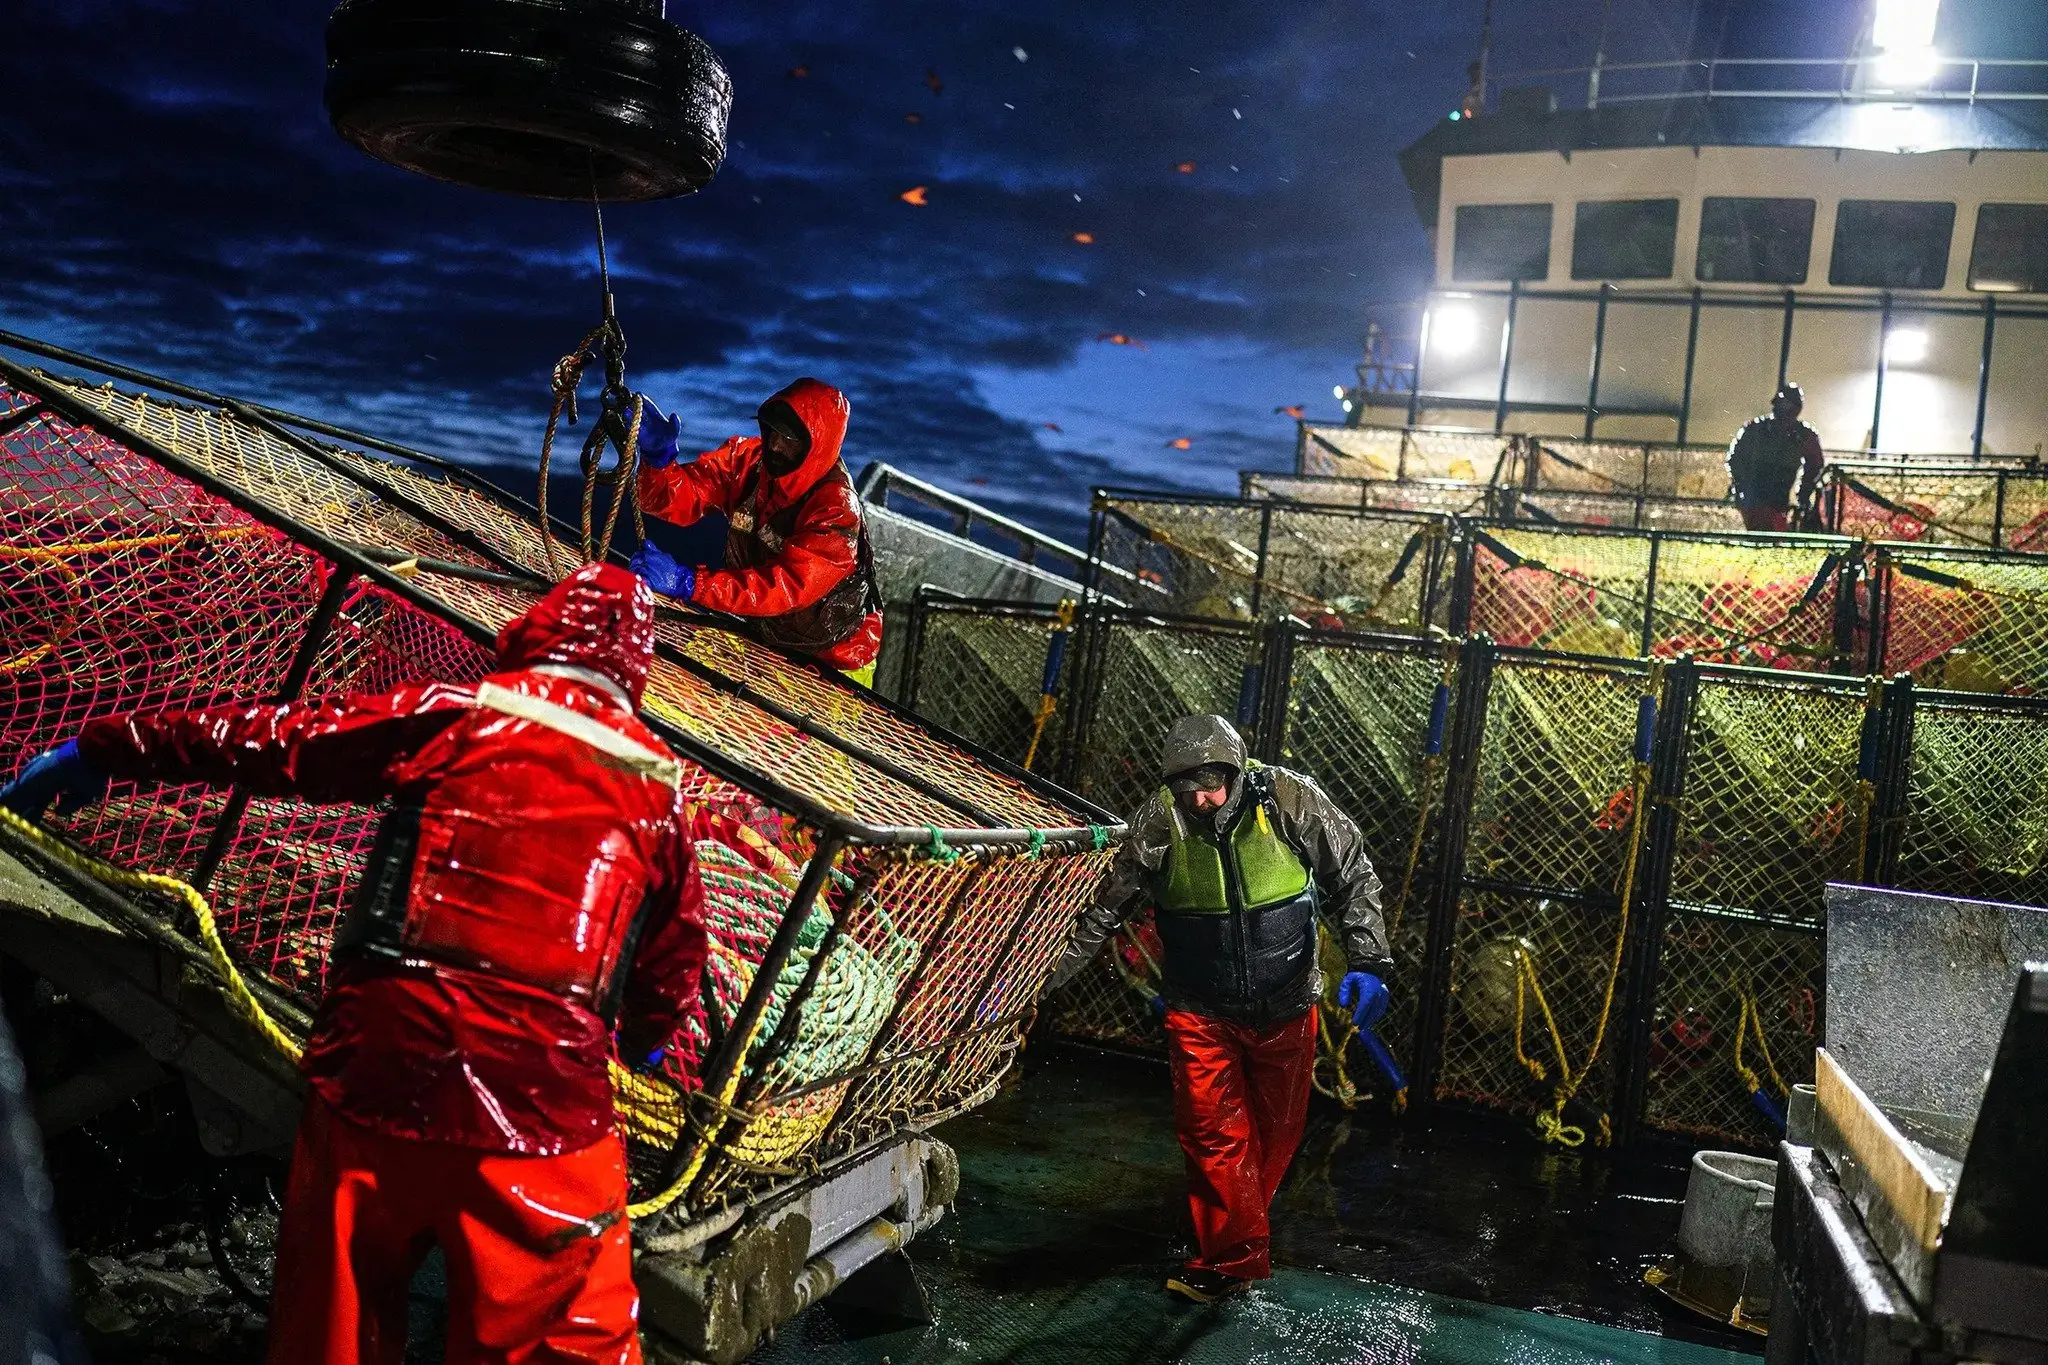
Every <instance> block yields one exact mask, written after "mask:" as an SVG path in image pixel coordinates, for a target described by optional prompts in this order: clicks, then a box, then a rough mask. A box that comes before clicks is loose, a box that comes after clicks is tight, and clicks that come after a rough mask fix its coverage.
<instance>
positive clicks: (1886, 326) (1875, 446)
mask: <svg viewBox="0 0 2048 1365" xmlns="http://www.w3.org/2000/svg"><path fill="white" fill-rule="evenodd" d="M1891 341H1892V296H1891V291H1890V290H1886V291H1885V294H1884V302H1883V304H1882V305H1880V307H1879V310H1878V315H1877V393H1876V396H1875V397H1874V398H1872V399H1871V403H1870V450H1871V453H1872V454H1875V453H1876V452H1877V451H1878V450H1880V449H1882V446H1881V444H1880V440H1879V436H1878V432H1879V431H1880V430H1881V429H1882V427H1883V426H1884V376H1885V371H1886V370H1888V369H1890V368H1891V354H1890V353H1891V349H1892V347H1891ZM1779 382H1780V383H1783V382H1784V381H1783V380H1780V381H1779Z"/></svg>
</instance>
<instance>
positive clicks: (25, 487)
mask: <svg viewBox="0 0 2048 1365" xmlns="http://www.w3.org/2000/svg"><path fill="white" fill-rule="evenodd" d="M124 374H125V375H126V377H127V378H129V379H132V380H134V381H135V382H136V383H137V384H138V385H144V386H145V387H146V389H147V391H135V390H122V389H116V388H114V387H113V386H111V385H104V384H99V383H97V382H88V381H87V380H84V379H78V378H69V377H60V376H56V375H51V374H48V373H45V372H42V371H31V370H28V369H26V368H24V367H22V366H20V365H17V364H15V363H13V362H11V361H5V360H0V550H4V552H5V555H6V558H7V560H8V561H10V567H9V568H8V570H7V573H8V574H9V577H10V581H11V583H14V584H18V585H19V590H10V592H9V593H8V594H7V595H6V597H7V601H6V605H5V606H4V607H0V769H4V770H9V771H11V770H12V769H13V768H15V767H16V766H18V764H19V763H20V761H21V759H22V757H23V756H24V755H27V754H33V753H37V752H40V751H41V750H42V749H44V748H47V747H49V746H50V745H52V744H55V743H57V742H59V741H61V740H62V739H63V738H65V737H66V736H68V735H71V734H74V733H76V731H77V728H78V726H79V725H80V724H81V723H82V722H84V721H85V720H88V719H90V718H92V717H95V716H101V715H109V714H115V713H119V712H122V711H126V710H130V709H139V708H159V707H180V706H183V707H194V706H205V705H209V704H219V703H223V702H227V701H229V700H231V699H236V698H247V697H263V696H269V697H286V696H293V695H296V696H300V697H304V698H307V699H326V698H338V697H341V696H345V695H348V694H351V693H361V692H369V691H377V690H382V689H387V688H390V687H393V686H396V685H399V684H401V683H407V682H416V681H422V680H428V679H443V680H449V681H467V680H473V679H475V678H478V677H480V676H482V675H483V674H484V673H485V672H487V671H488V670H489V669H490V668H491V667H492V659H493V655H492V651H491V648H490V645H491V642H492V640H493V639H494V637H495V635H496V633H497V631H498V629H499V627H500V626H502V625H503V624H504V623H505V622H506V621H507V620H509V619H510V618H511V617H513V616H514V615H516V614H517V613H519V612H521V611H523V610H525V609H526V608H527V607H528V606H530V605H531V604H532V603H533V602H535V601H536V600H538V597H539V595H540V594H541V593H542V592H543V591H544V590H545V588H546V586H547V584H546V581H545V580H546V576H547V569H548V561H547V555H546V549H545V546H544V543H543V540H542V536H541V528H540V525H539V523H538V522H537V521H536V520H535V518H534V517H533V515H532V514H531V513H530V512H529V511H527V510H526V509H524V508H523V507H522V506H521V505H519V504H518V503H516V502H515V501H514V500H512V499H510V498H508V497H506V496H505V495H504V494H502V493H500V492H498V491H497V490H495V489H492V488H491V487H490V486H489V485H487V484H484V483H482V482H480V481H477V480H474V479H472V478H471V477H470V476H468V475H466V474H464V473H463V472H462V471H460V470H459V469H457V468H455V467H453V466H446V465H441V464H439V463H438V462H433V461H431V460H430V459H429V457H424V456H417V455H412V456H410V462H405V461H401V460H396V459H390V458H385V457H383V456H380V455H375V454H371V453H369V450H370V448H371V447H372V446H374V445H375V443H374V442H373V441H371V440H370V438H347V443H344V444H335V443H330V442H328V441H325V440H315V439H313V438H312V437H310V436H309V435H307V434H306V429H305V428H304V427H302V426H296V425H294V424H293V423H292V421H288V420H281V419H279V418H275V417H273V416H270V415H266V414H262V413H258V412H257V411H256V410H254V409H251V408H248V407H245V406H236V407H234V408H233V410H232V411H230V410H228V409H227V408H226V406H225V402H224V400H221V399H218V398H215V397H213V396H212V395H205V394H198V393H196V392H195V391H193V390H189V389H183V388H181V387H179V386H177V385H174V384H171V383H170V382H169V381H163V380H154V379H149V378H148V377H143V376H136V375H135V374H134V373H133V372H124ZM181 399H183V400H194V399H196V400H197V401H196V402H195V401H180V400H181ZM330 430H331V429H330ZM403 561H416V562H417V564H418V565H419V566H420V567H419V569H418V572H417V573H412V572H410V565H407V569H408V576H399V575H397V574H394V573H393V572H391V571H390V570H389V569H388V568H386V567H384V566H386V565H390V564H393V563H400V562H403ZM643 715H644V717H645V718H646V719H647V720H648V721H649V723H650V724H652V725H653V726H654V727H655V728H656V729H657V731H658V732H659V733H661V734H662V736H663V738H664V739H665V740H666V741H667V742H668V744H669V745H670V747H671V748H672V749H673V750H674V751H675V753H676V755H677V757H678V758H679V759H680V760H681V763H682V768H683V794H684V798H685V800H686V801H687V803H688V804H689V807H690V811H691V820H692V829H691V833H692V834H693V836H694V838H695V840H696V843H697V848H698V852H699V858H700V862H701V867H702V872H703V877H704V882H705V889H706V899H707V918H708V921H709V930H710V937H711V957H710V962H709V964H708V967H707V970H706V973H705V980H704V996H705V1000H704V1003H705V1006H706V1011H705V1012H706V1015H707V1016H708V1026H707V1027H705V1028H703V1029H701V1030H698V1031H695V1032H686V1033H684V1034H682V1035H679V1036H678V1037H677V1038H675V1039H673V1040H672V1043H671V1053H672V1054H674V1055H675V1056H676V1057H677V1058H678V1060H675V1061H672V1062H671V1063H669V1064H668V1067H667V1069H666V1070H665V1071H663V1072H661V1073H659V1074H657V1075H655V1076H653V1077H651V1078H640V1077H631V1076H626V1075H624V1074H623V1073H621V1075H620V1077H619V1079H618V1081H617V1089H616V1091H615V1100H616V1103H617V1110H618V1115H619V1126H620V1129H621V1132H622V1135H623V1136H624V1138H625V1139H626V1142H627V1148H628V1154H629V1160H630V1166H631V1171H632V1178H633V1197H634V1199H635V1201H636V1202H638V1203H641V1204H642V1205H643V1210H642V1212H641V1214H640V1215H639V1216H640V1218H641V1221H642V1222H644V1223H646V1224H647V1227H646V1228H645V1229H644V1231H646V1232H647V1233H648V1234H649V1235H656V1234H659V1233H660V1232H661V1230H662V1229H663V1228H664V1227H668V1228H671V1229H673V1228H676V1227H681V1226H685V1225H688V1224H690V1223H692V1222H693V1221H699V1222H701V1220H702V1219H703V1218H704V1217H705V1216H707V1215H708V1214H710V1213H712V1212H715V1211H716V1210H718V1209H719V1208H721V1207H728V1208H729V1207H733V1206H743V1207H746V1208H752V1207H755V1206H756V1204H757V1201H758V1200H759V1199H761V1198H763V1197H765V1196H766V1195H768V1194H770V1193H772V1192H773V1191H774V1190H777V1189H787V1188H791V1187H792V1186H795V1185H801V1184H802V1183H803V1182H805V1181H806V1180H811V1179H813V1178H819V1177H823V1176H825V1175H829V1173H830V1172H832V1171H834V1170H838V1169H841V1168H842V1167H844V1166H845V1165H846V1164H847V1163H851V1162H857V1161H860V1160H864V1159H866V1157H867V1155H868V1154H873V1153H875V1152H877V1151H880V1150H882V1149H884V1148H886V1147H888V1146H889V1145H890V1144H892V1143H894V1144H899V1145H900V1144H901V1143H902V1142H904V1141H906V1140H908V1135H909V1134H910V1132H911V1130H913V1129H915V1130H922V1129H923V1128H925V1127H926V1126H928V1125H930V1124H932V1123H934V1122H937V1121H938V1120H940V1119H941V1118H943V1117H945V1116H946V1115H948V1114H952V1113H956V1112H959V1111H960V1110H962V1109H964V1108H967V1107H970V1106H972V1105H974V1104H976V1103H978V1102H980V1101H981V1100H982V1099H984V1098H986V1097H987V1096H988V1095H989V1094H991V1093H992V1092H993V1090H994V1088H995V1085H996V1082H997V1079H998V1078H999V1077H1000V1076H1001V1075H1002V1074H1003V1072H1004V1071H1005V1070H1006V1069H1007V1067H1008V1066H1009V1064H1010V1061H1011V1059H1012V1058H1013V1057H1014V1056H1015V1055H1016V1053H1017V1051H1018V1049H1019V1048H1020V1046H1021V1045H1022V1041H1023V1037H1024V1031H1025V1028H1026V1025H1027V1023H1028V1021H1029V1020H1030V1018H1031V1016H1032V1012H1033V1010H1034V1008H1035V1005H1036V1002H1037V998H1038V995H1039V992H1040V989H1041V987H1042V985H1043V983H1044V980H1045V977H1046V976H1047V975H1048V973H1049V972H1050V970H1051V967H1052V965H1053V962H1054V960H1055V958H1056V957H1057V955H1058V953H1059V952H1060V950H1061V947H1062V945H1063V942H1064V939H1065V935H1066V932H1067V927H1068V925H1069V923H1070V922H1071V921H1072V919H1073V917H1074V915H1075V913H1076V912H1077V911H1078V910H1079V908H1080V906H1081V904H1082V901H1083V899H1084V897H1085V896H1086V895H1087V894H1088V892H1089V890H1090V889H1091V888H1092V886H1093V884H1094V882H1095V881H1096V879H1097V877H1098V876H1099V874H1100V872H1101V870H1102V868H1103V866H1104V865H1105V863H1106V862H1107V860H1108V859H1109V858H1110V857H1111V856H1112V854H1113V847H1112V845H1113V839H1114V836H1115V835H1116V834H1117V833H1118V832H1119V830H1118V828H1117V827H1116V826H1115V825H1114V824H1113V822H1112V821H1111V820H1110V819H1109V817H1107V816H1106V815H1104V814H1102V813H1101V812H1100V811H1098V810H1097V809H1095V808H1094V807H1091V806H1089V805H1087V804H1086V803H1085V802H1082V801H1080V800H1079V799H1078V798H1075V797H1072V796H1070V795H1068V794H1067V793H1065V792H1063V791H1061V790H1060V789H1059V788H1057V787H1054V786H1052V785H1051V784H1049V783H1046V782H1043V781H1040V780H1038V779H1034V778H1031V777H1029V776H1027V775H1025V774H1023V773H1022V772H1020V771H1019V770H1017V769H1015V768H1014V767H1012V766H1010V765H1008V764H1006V763H1003V762H1002V761H1001V760H997V759H994V758H991V757H989V756H986V755H983V754H981V753H980V752H979V751H976V750H974V749H972V748H970V747H969V746H967V745H966V744H964V743H963V742H960V741H956V740H954V739H952V738H950V737H948V736H947V735H945V734H943V733H940V732H935V731H934V730H932V729H931V728H929V727H927V726H925V725H924V724H922V723H920V722H919V721H916V720H914V719H912V718H911V717H910V716H909V715H908V714H907V713H905V712H902V711H899V710H896V709H894V708H892V707H891V706H890V705H889V704H888V703H886V702H883V701H881V700H880V699H878V698H877V697H875V696H874V695H873V694H871V693H867V692H863V691H856V690H854V689H852V688H850V687H848V686H846V685H844V684H843V682H842V681H840V680H839V679H838V677H837V675H831V674H826V673H824V672H822V671H821V670H820V669H819V668H818V667H817V666H815V665H813V664H810V663H807V662H803V661H799V660H797V659H795V658H792V657H788V656H785V655H782V654H779V653H776V652H775V651H773V650H771V649H769V648H767V647H765V646H763V645H761V644H759V643H757V642H756V641H755V640H753V639H752V638H750V637H748V636H747V635H745V634H743V633H741V629H740V628H739V627H738V626H737V625H736V624H734V623H730V622H723V621H715V620H712V619H710V618H706V617H703V616H698V615H691V614H687V613H685V612H684V611H683V610H681V609H680V608H676V607H674V606H673V604H669V605H668V607H667V609H665V610H664V612H663V620H662V623H661V626H660V643H659V650H658V657H657V659H656V661H655V665H654V669H653V672H652V675H651V677H650V680H649V685H648V689H647V694H646V698H645V701H644V703H643ZM377 818H378V816H377V812H376V811H374V810H371V809H368V808H362V807H353V806H336V805H324V806H316V805H310V804H306V803H303V802H298V801H290V800H271V799H266V798H256V799H251V798H250V797H249V796H248V795H247V794H246V793H242V792H240V791H237V790H234V789H227V790H222V789H213V788H207V787H202V786H164V785H160V784H154V783H139V784H138V783H118V784H116V785H115V787H114V788H113V790H112V791H111V793H110V795H109V799H108V800H107V801H105V802H104V803H102V804H100V805H98V806H95V807H93V808H91V809H89V810H86V811H82V812H80V813H78V814H76V815H73V816H70V817H59V818H58V819H57V820H56V822H55V823H54V826H53V827H54V828H55V829H56V830H57V832H59V833H60V834H62V835H63V836H64V837H65V838H67V839H68V840H70V841H71V842H72V843H74V844H76V845H78V846H81V847H83V848H85V849H87V850H89V851H91V852H93V853H95V854H97V855H99V856H100V857H102V858H104V859H107V860H109V861H111V862H113V863H116V864H118V865H121V866H124V867H129V868H134V869H140V870H146V871H150V872H159V873H168V874H171V875H174V876H177V877H180V878H182V879H185V880H187V881H189V882H194V883H196V884H199V885H202V886H203V887H204V888H205V890H206V894H207V895H208V896H209V898H210V899H211V901H212V902H213V904H214V906H215V909H216V913H217V917H218V920H219V923H220V925H221V928H222V931H223V933H224V935H225V937H226V939H227V941H228V943H229V945H230V950H231V952H232V953H233V955H234V956H235V957H236V958H237V959H238V961H239V964H240V966H241V968H242V970H243V972H244V973H245V974H246V976H247V977H248V978H249V980H250V982H251V984H252V986H253V987H254V988H255V989H257V990H258V992H259V993H260V994H261V995H262V997H263V998H265V999H266V1000H268V1001H271V1002H272V1003H273V1006H274V1008H273V1013H274V1014H276V1015H278V1017H280V1018H281V1019H282V1020H284V1021H285V1022H286V1024H287V1026H288V1027H296V1028H297V1029H298V1030H300V1031H303V1029H304V1027H305V1021H306V1019H307V1018H308V1017H309V1015H310V1012H311V1010H312V1008H313V1007H314V1006H315V1005H316V1003H317V1001H318V997H319V995H320V992H321V989H322V987H323V984H324V982H325V980H326V975H327V969H328V949H329V946H330V944H331V941H332V936H333V931H334V929H335V926H336V924H337V923H338V921H339V919H340V917H341V914H342V911H343V907H345V906H346V905H347V904H348V903H349V901H350V899H351V897H352V895H353V893H354V889H355V885H356V883H357V881H358V880H359V878H360V877H361V875H362V872H363V869H364V866H365V863H366V860H367V858H368V855H369V852H370V844H371V839H372V835H373V832H374V829H375V826H376V821H377ZM103 898H104V897H103ZM130 909H131V911H132V914H131V915H130V918H128V919H127V920H124V921H123V922H124V923H127V924H130V925H133V926H137V927H138V929H139V930H140V931H141V932H143V933H144V934H145V935H147V936H149V937H150V941H152V942H155V943H159V944H162V943H176V942H178V941H180V938H181V935H182V933H183V931H182V930H180V929H179V927H178V922H177V919H176V917H175V916H174V915H173V914H172V912H171V910H170V909H169V908H168V907H167V906H152V905H148V904H142V903H134V904H132V905H131V907H130ZM151 918H153V919H154V920H155V923H153V924H150V923H143V921H144V920H147V919H151ZM0 929H4V925H0ZM190 957H191V959H192V963H193V970H194V972H195V973H201V974H203V973H204V972H205V971H206V970H207V969H206V968H205V967H204V965H203V962H202V959H203V953H202V952H201V951H200V950H199V949H198V948H197V945H196V944H193V945H191V953H190ZM229 1046H231V1047H236V1048H240V1049H242V1051H243V1052H244V1053H246V1054H249V1055H250V1056H252V1057H253V1056H255V1055H256V1054H259V1053H262V1052H263V1050H264V1049H265V1047H266V1045H265V1044H264V1043H263V1042H262V1041H261V1040H260V1039H258V1038H256V1037H255V1036H254V1035H253V1034H249V1033H247V1032H246V1031H244V1032H241V1033H236V1034H233V1035H231V1037H230V1040H229ZM699 1092H708V1095H700V1094H699ZM286 1112H287V1113H288V1112H289V1110H288V1109H287V1111H286ZM272 1136H273V1137H276V1136H278V1135H275V1134H273V1135H272ZM282 1136H283V1137H284V1138H287V1139H288V1137H289V1131H288V1128H287V1130H286V1132H285V1133H284V1134H282ZM274 1146H275V1143H274V1142H272V1143H270V1144H268V1145H266V1147H265V1148H264V1149H265V1150H270V1149H272V1148H273V1147H274ZM664 1201H666V1202H664ZM654 1204H660V1205H661V1207H660V1209H659V1211H654V1210H653V1209H652V1208H651V1206H652V1205H654Z"/></svg>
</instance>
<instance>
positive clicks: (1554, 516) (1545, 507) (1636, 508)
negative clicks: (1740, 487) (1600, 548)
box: [1500, 489, 1743, 532]
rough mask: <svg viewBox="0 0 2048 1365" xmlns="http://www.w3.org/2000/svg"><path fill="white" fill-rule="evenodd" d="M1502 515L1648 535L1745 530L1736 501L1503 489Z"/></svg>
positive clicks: (1526, 519) (1523, 519) (1524, 519)
mask: <svg viewBox="0 0 2048 1365" xmlns="http://www.w3.org/2000/svg"><path fill="white" fill-rule="evenodd" d="M1500 502H1501V508H1502V513H1501V514H1502V515H1503V516H1508V517H1512V518H1514V519H1516V520H1520V521H1535V522H1564V523H1567V524H1569V525H1574V526H1621V527H1632V528H1635V529H1638V530H1644V531H1727V532H1740V531H1741V530H1742V529H1743V526H1742V513H1741V512H1740V511H1739V510H1738V509H1737V508H1736V506H1735V504H1734V503H1732V502H1717V501H1709V500H1707V499H1704V498H1660V497H1641V498H1638V497H1636V496H1635V495H1633V494H1630V493H1595V492H1563V491H1555V492H1554V491H1550V490H1547V489H1538V490H1537V491H1535V492H1525V491H1521V490H1503V491H1502V496H1501V499H1500Z"/></svg>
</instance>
